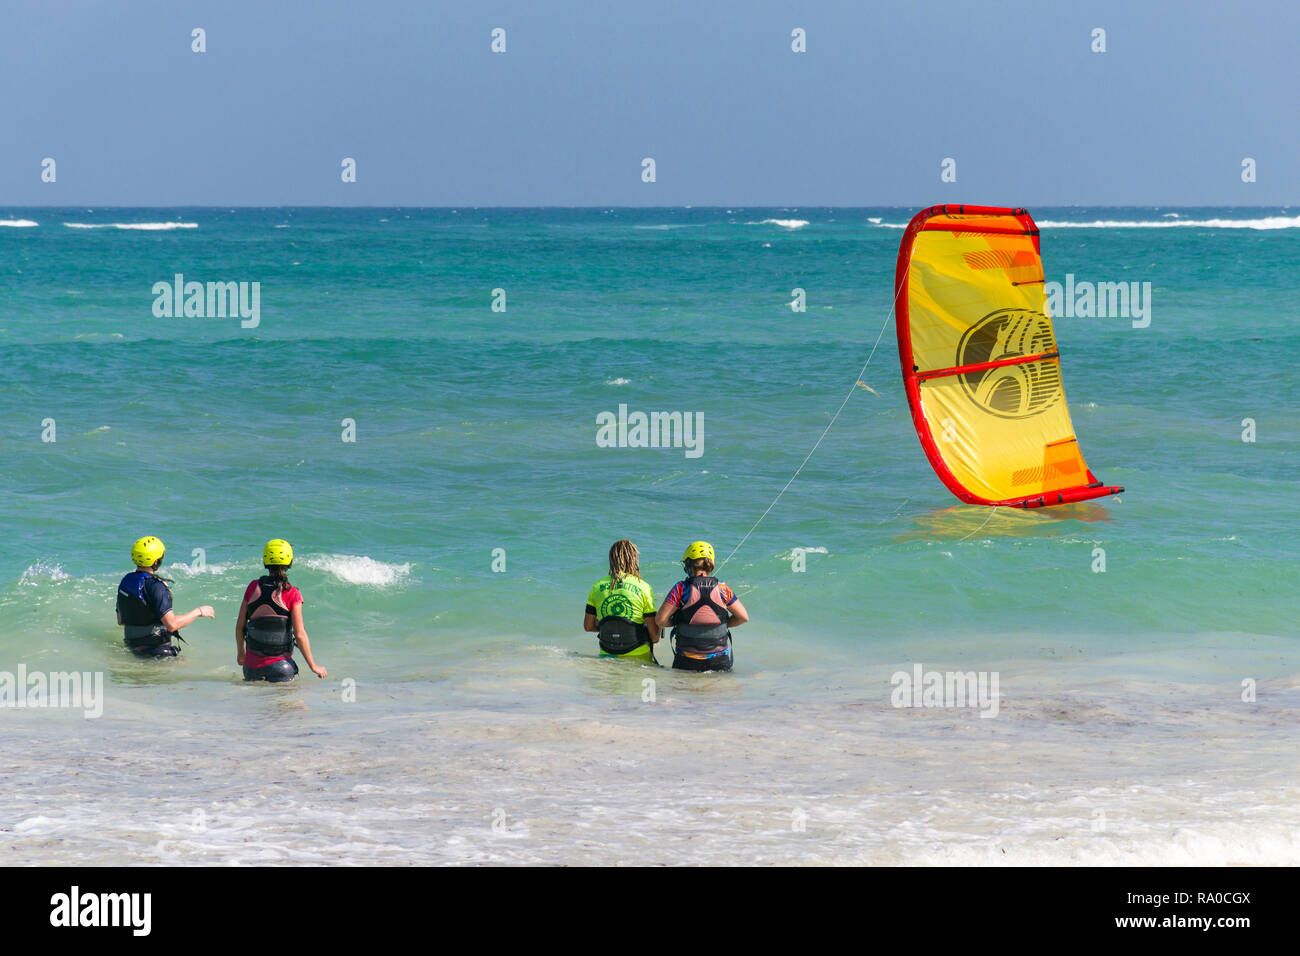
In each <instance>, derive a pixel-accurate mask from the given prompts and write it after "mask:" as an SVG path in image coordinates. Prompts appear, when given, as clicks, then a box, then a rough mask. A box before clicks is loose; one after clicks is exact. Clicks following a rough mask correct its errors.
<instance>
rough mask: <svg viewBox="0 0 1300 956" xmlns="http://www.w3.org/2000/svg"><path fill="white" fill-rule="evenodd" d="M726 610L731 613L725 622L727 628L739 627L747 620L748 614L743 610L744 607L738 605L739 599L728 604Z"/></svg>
mask: <svg viewBox="0 0 1300 956" xmlns="http://www.w3.org/2000/svg"><path fill="white" fill-rule="evenodd" d="M727 610H728V611H729V612H730V613H731V617H730V618H729V619H728V620H727V625H728V626H729V627H740V625H742V624H744V623H745V622H746V621H748V620H749V612H748V611H746V610H745V605H743V604H741V603H740V598H736V600H734V601H732V602H731V603H730V604H728V605H727Z"/></svg>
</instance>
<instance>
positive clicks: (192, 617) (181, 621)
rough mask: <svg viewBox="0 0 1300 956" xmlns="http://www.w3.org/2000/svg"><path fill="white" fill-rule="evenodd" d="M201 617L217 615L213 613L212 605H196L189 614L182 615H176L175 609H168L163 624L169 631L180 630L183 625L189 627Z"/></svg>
mask: <svg viewBox="0 0 1300 956" xmlns="http://www.w3.org/2000/svg"><path fill="white" fill-rule="evenodd" d="M201 617H211V618H215V617H216V615H215V614H213V613H212V608H211V606H209V605H207V604H204V605H203V606H202V607H196V608H195V609H194V610H192V611H190V613H189V614H182V615H181V616H180V617H177V616H176V612H175V611H168V612H167V613H166V614H164V615H163V617H162V625H163V627H165V628H167V630H169V631H179V630H180V629H181V628H183V627H189V626H190V625H191V624H193V623H194V622H195V621H197V620H198V619H199V618H201Z"/></svg>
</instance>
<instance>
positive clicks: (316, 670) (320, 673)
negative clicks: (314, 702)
mask: <svg viewBox="0 0 1300 956" xmlns="http://www.w3.org/2000/svg"><path fill="white" fill-rule="evenodd" d="M311 672H312V673H313V674H315V675H316V676H317V677H324V676H325V675H326V674H328V673H329V671H327V670H325V668H323V667H321V666H320V665H319V664H317V665H315V666H314V667H313V668H312V669H311Z"/></svg>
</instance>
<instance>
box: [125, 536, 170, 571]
mask: <svg viewBox="0 0 1300 956" xmlns="http://www.w3.org/2000/svg"><path fill="white" fill-rule="evenodd" d="M166 550H167V549H166V548H165V547H163V543H162V542H161V541H159V540H158V539H157V538H155V537H154V536H153V535H151V534H149V535H145V536H144V537H143V538H141V539H140V540H139V541H137V542H136V543H135V544H133V545H131V560H132V561H134V562H135V566H136V567H137V568H152V567H153V566H154V564H155V563H156V562H157V561H159V560H160V559H161V558H162V556H163V552H165V551H166Z"/></svg>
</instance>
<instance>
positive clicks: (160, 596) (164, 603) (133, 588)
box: [117, 570, 172, 624]
mask: <svg viewBox="0 0 1300 956" xmlns="http://www.w3.org/2000/svg"><path fill="white" fill-rule="evenodd" d="M124 603H125V607H124V606H123V605H124ZM171 609H172V595H171V592H170V591H168V590H167V585H166V584H164V583H163V582H162V581H161V580H160V579H159V578H157V577H156V576H155V575H154V574H153V572H151V571H145V570H138V571H132V572H131V573H130V574H128V575H127V576H126V577H124V578H123V579H122V583H121V584H119V585H118V586H117V613H118V614H120V615H122V623H123V624H156V623H158V622H160V621H162V619H163V615H164V614H166V613H167V612H168V611H170V610H171ZM142 614H147V615H150V616H151V617H152V620H148V621H146V620H139V618H140V617H141V615H142Z"/></svg>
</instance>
